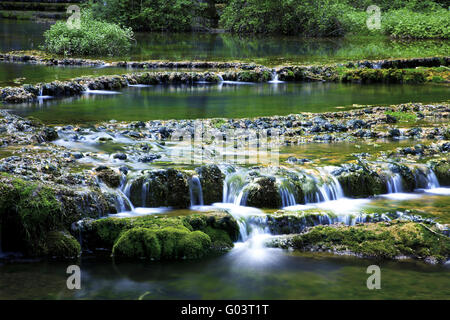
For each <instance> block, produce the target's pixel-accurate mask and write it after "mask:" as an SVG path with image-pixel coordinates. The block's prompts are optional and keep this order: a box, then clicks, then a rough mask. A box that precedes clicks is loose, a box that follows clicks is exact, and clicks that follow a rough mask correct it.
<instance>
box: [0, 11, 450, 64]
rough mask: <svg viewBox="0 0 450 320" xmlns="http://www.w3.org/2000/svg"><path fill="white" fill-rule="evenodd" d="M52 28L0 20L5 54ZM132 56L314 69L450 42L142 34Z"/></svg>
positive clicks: (429, 50)
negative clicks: (309, 65)
mask: <svg viewBox="0 0 450 320" xmlns="http://www.w3.org/2000/svg"><path fill="white" fill-rule="evenodd" d="M49 26H50V24H42V23H36V22H32V21H14V20H6V19H4V20H2V19H0V51H11V50H29V49H37V48H38V47H39V45H41V44H42V41H43V37H42V33H43V32H44V31H45V30H46V29H47V28H49ZM136 40H137V41H136V45H135V46H134V47H133V48H132V51H131V53H130V54H129V55H128V56H125V57H117V58H116V59H117V60H172V61H174V60H247V61H255V62H259V63H262V64H268V65H271V64H283V63H288V62H294V63H311V62H330V61H346V60H358V59H386V58H394V57H402V58H407V57H418V56H422V57H423V56H436V55H448V52H449V49H450V48H449V47H450V41H448V40H438V41H436V40H421V41H417V40H416V41H398V40H392V39H390V38H388V37H382V36H380V37H356V38H355V37H351V38H331V39H305V38H299V37H295V36H290V37H289V36H245V37H240V36H235V35H231V34H226V33H225V34H223V33H221V34H209V33H170V34H166V33H137V34H136Z"/></svg>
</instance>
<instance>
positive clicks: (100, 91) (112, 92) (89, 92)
mask: <svg viewBox="0 0 450 320" xmlns="http://www.w3.org/2000/svg"><path fill="white" fill-rule="evenodd" d="M83 93H84V94H108V95H109V94H121V92H118V91H109V90H91V89H89V88H87V89H86V90H85V91H83Z"/></svg>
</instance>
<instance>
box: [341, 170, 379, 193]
mask: <svg viewBox="0 0 450 320" xmlns="http://www.w3.org/2000/svg"><path fill="white" fill-rule="evenodd" d="M337 179H338V181H339V183H340V184H341V187H342V190H343V191H344V194H345V196H347V197H354V198H366V197H369V196H373V195H377V194H382V193H386V191H387V190H386V182H385V181H384V179H383V177H382V176H380V175H379V174H377V173H376V172H374V171H366V170H364V169H360V170H356V171H350V172H342V173H341V174H339V175H338V176H337Z"/></svg>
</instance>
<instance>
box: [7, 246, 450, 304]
mask: <svg viewBox="0 0 450 320" xmlns="http://www.w3.org/2000/svg"><path fill="white" fill-rule="evenodd" d="M240 250H241V249H240V248H235V249H233V250H232V251H231V252H230V253H229V254H226V255H225V256H222V257H217V258H210V259H206V260H201V261H184V262H183V261H181V262H166V263H162V262H154V263H114V262H112V261H111V260H108V259H105V260H103V261H99V260H92V259H89V258H85V259H83V260H82V262H81V270H82V280H81V290H79V291H77V290H75V291H70V290H67V289H66V280H67V278H66V277H67V275H66V268H67V264H64V263H56V262H55V263H16V264H4V265H0V299H25V298H27V299H36V298H40V299H74V298H77V299H138V298H139V297H141V298H143V299H355V298H358V299H382V298H383V299H448V294H449V292H448V288H449V285H450V277H448V275H449V272H450V269H449V268H447V267H445V266H428V265H424V264H421V263H415V262H385V263H381V264H380V267H381V270H382V281H381V288H382V289H381V290H368V289H367V287H366V280H367V277H368V275H367V273H366V270H367V267H368V266H369V265H371V264H374V261H372V260H359V259H356V258H351V257H347V258H343V257H327V256H322V255H317V254H316V255H314V256H311V255H308V254H298V253H295V254H288V253H287V252H285V251H281V250H268V252H267V253H266V254H267V255H269V259H263V260H258V259H257V260H254V262H253V263H249V262H248V259H247V257H246V256H245V255H241V254H240ZM246 259H247V260H246ZM243 262H246V263H243Z"/></svg>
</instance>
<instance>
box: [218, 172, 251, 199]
mask: <svg viewBox="0 0 450 320" xmlns="http://www.w3.org/2000/svg"><path fill="white" fill-rule="evenodd" d="M245 186H246V183H245V173H244V172H242V171H235V172H232V173H228V174H227V175H226V177H225V181H224V184H223V199H222V202H223V203H234V204H236V205H241V204H242V202H244V203H243V204H244V205H245V202H246V200H247V194H246V192H245V191H244V189H245Z"/></svg>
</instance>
